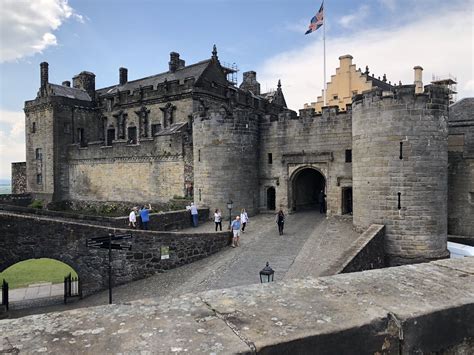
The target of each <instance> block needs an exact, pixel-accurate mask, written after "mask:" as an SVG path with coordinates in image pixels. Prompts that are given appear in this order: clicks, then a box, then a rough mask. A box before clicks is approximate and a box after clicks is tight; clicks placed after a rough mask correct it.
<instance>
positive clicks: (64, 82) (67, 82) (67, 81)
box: [62, 80, 71, 88]
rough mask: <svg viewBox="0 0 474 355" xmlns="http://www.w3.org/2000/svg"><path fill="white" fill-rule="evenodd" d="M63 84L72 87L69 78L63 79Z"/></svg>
mask: <svg viewBox="0 0 474 355" xmlns="http://www.w3.org/2000/svg"><path fill="white" fill-rule="evenodd" d="M62 85H63V86H67V87H68V88H70V87H71V82H70V81H69V80H66V81H63V84H62Z"/></svg>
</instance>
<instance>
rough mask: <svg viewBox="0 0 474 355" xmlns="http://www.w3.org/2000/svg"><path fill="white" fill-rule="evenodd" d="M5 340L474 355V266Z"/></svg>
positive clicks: (98, 312) (231, 297)
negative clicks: (461, 350)
mask: <svg viewBox="0 0 474 355" xmlns="http://www.w3.org/2000/svg"><path fill="white" fill-rule="evenodd" d="M0 334H1V335H0V337H1V338H2V342H0V352H12V353H17V352H25V353H33V352H48V353H53V354H64V353H86V354H103V353H133V354H140V353H142V354H151V353H174V352H176V353H190V354H196V353H215V354H218V353H223V354H228V353H241V354H251V353H256V352H258V353H262V354H276V353H278V354H281V353H285V354H286V353H287V354H290V353H295V354H296V353H297V354H315V353H317V354H369V353H370V354H372V353H380V354H381V353H384V354H411V353H432V352H439V353H440V354H448V353H449V354H452V353H458V352H457V351H458V350H460V349H463V350H465V351H466V352H465V353H469V352H471V353H472V351H473V350H474V258H464V259H451V260H442V261H436V262H431V263H425V264H417V265H407V266H400V267H393V268H386V269H382V270H371V271H365V272H359V273H350V274H340V275H336V276H331V277H322V278H317V279H312V278H308V279H301V280H290V281H286V282H276V283H272V284H265V285H260V284H257V285H250V286H245V287H234V288H231V289H225V290H214V291H208V292H203V293H199V294H189V295H183V296H181V297H179V298H171V299H148V300H140V301H136V302H132V303H130V304H120V305H111V306H100V307H93V308H85V309H77V310H72V311H67V312H62V313H49V314H42V315H35V316H28V317H24V318H19V319H12V320H8V319H6V320H1V321H0Z"/></svg>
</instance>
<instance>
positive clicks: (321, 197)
mask: <svg viewBox="0 0 474 355" xmlns="http://www.w3.org/2000/svg"><path fill="white" fill-rule="evenodd" d="M318 202H319V213H324V212H326V194H325V193H324V191H323V190H321V191H320V192H319V196H318Z"/></svg>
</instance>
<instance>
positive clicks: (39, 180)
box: [36, 174, 43, 185]
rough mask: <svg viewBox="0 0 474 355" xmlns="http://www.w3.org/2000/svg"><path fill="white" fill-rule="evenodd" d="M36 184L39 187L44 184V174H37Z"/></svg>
mask: <svg viewBox="0 0 474 355" xmlns="http://www.w3.org/2000/svg"><path fill="white" fill-rule="evenodd" d="M36 183H37V184H38V185H41V184H42V183H43V175H42V174H36Z"/></svg>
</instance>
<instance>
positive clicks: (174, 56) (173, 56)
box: [168, 52, 180, 73]
mask: <svg viewBox="0 0 474 355" xmlns="http://www.w3.org/2000/svg"><path fill="white" fill-rule="evenodd" d="M168 64H169V68H170V72H172V73H174V72H175V71H176V70H177V69H179V68H180V66H179V65H180V60H179V53H176V52H171V53H170V61H169V63H168Z"/></svg>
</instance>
